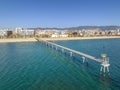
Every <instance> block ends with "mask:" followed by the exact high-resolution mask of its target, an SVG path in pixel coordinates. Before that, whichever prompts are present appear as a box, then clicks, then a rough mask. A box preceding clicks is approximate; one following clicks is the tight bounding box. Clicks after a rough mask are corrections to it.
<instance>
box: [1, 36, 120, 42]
mask: <svg viewBox="0 0 120 90" xmlns="http://www.w3.org/2000/svg"><path fill="white" fill-rule="evenodd" d="M110 38H120V36H104V37H67V38H40V39H43V40H83V39H110ZM35 41H37V40H36V39H35V38H20V39H0V43H9V42H35Z"/></svg>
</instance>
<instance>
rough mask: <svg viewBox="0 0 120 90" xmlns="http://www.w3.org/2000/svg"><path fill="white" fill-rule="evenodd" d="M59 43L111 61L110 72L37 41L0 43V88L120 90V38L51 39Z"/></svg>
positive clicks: (2, 89) (17, 89)
mask: <svg viewBox="0 0 120 90" xmlns="http://www.w3.org/2000/svg"><path fill="white" fill-rule="evenodd" d="M53 42H54V43H57V44H59V45H62V46H65V47H69V48H71V49H74V50H77V51H81V52H84V53H87V54H89V55H93V56H95V57H97V58H100V57H101V53H106V54H107V56H108V57H109V60H110V74H109V75H106V76H102V75H101V74H100V67H101V65H100V63H98V62H96V61H93V60H89V59H87V62H88V64H87V65H86V64H84V63H82V58H81V57H80V56H78V55H74V54H73V57H70V56H69V54H63V53H62V52H61V51H56V50H54V49H51V48H49V47H47V46H45V45H42V44H41V43H40V42H15V43H1V44H0V90H120V58H119V56H120V39H93V40H68V41H67V40H65V41H53Z"/></svg>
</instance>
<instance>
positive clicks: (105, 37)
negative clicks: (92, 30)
mask: <svg viewBox="0 0 120 90" xmlns="http://www.w3.org/2000/svg"><path fill="white" fill-rule="evenodd" d="M110 38H120V36H103V37H67V38H40V39H43V40H83V39H110Z"/></svg>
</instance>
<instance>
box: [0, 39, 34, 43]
mask: <svg viewBox="0 0 120 90" xmlns="http://www.w3.org/2000/svg"><path fill="white" fill-rule="evenodd" d="M34 41H36V39H35V38H20V39H0V43H9V42H34Z"/></svg>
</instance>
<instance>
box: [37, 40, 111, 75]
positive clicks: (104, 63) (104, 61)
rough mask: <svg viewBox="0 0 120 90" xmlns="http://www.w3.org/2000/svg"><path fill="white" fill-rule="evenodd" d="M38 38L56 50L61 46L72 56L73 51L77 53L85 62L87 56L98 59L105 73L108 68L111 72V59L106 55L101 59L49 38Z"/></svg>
mask: <svg viewBox="0 0 120 90" xmlns="http://www.w3.org/2000/svg"><path fill="white" fill-rule="evenodd" d="M36 40H37V41H40V42H42V43H45V45H47V46H51V47H52V48H56V50H57V49H58V48H60V49H61V50H62V52H64V51H65V50H66V51H68V52H70V56H72V54H73V53H74V54H77V55H80V56H82V58H83V62H84V61H85V59H86V58H88V59H90V60H94V61H97V62H99V63H101V69H100V71H103V72H104V73H105V69H107V71H108V72H109V68H108V67H109V66H110V64H109V60H107V58H106V57H103V58H100V59H99V58H96V57H94V56H91V55H88V54H86V53H83V52H80V51H77V50H73V49H70V48H67V47H64V46H61V45H58V44H55V43H53V42H50V41H47V40H42V39H36Z"/></svg>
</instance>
